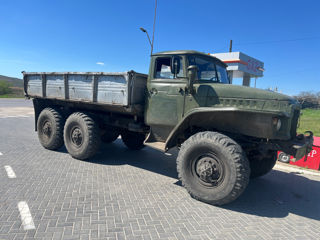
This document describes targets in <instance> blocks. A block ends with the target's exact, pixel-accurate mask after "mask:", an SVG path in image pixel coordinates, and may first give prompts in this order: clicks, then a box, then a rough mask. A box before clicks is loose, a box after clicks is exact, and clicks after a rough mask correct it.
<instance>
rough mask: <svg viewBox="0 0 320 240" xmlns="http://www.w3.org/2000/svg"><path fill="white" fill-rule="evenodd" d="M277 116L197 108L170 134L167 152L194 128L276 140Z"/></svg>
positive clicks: (231, 109) (227, 109)
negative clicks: (275, 124) (274, 123)
mask: <svg viewBox="0 0 320 240" xmlns="http://www.w3.org/2000/svg"><path fill="white" fill-rule="evenodd" d="M275 115H276V114H275V113H270V112H258V111H246V110H242V109H238V108H233V107H229V108H195V109H193V110H191V111H190V112H188V113H187V114H186V115H185V116H184V117H183V119H181V121H180V122H179V123H178V124H177V125H176V126H175V127H174V129H173V130H172V131H171V132H170V134H169V136H168V137H167V140H166V143H165V150H168V149H170V148H172V147H175V146H177V144H178V143H179V138H180V137H182V138H185V139H186V138H187V137H188V136H184V133H185V131H186V130H188V129H192V128H195V129H197V128H198V129H202V130H211V131H218V132H224V133H228V132H229V133H232V134H239V135H246V136H251V137H257V138H274V137H275V129H274V128H273V126H272V117H273V116H275ZM193 133H195V132H193ZM193 133H192V134H193Z"/></svg>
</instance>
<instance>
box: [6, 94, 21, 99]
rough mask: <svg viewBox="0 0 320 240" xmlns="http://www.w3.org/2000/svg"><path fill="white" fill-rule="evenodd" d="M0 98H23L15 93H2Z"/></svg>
mask: <svg viewBox="0 0 320 240" xmlns="http://www.w3.org/2000/svg"><path fill="white" fill-rule="evenodd" d="M0 98H24V96H23V95H20V94H19V95H17V94H3V95H0Z"/></svg>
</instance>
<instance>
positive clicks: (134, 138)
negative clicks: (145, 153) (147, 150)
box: [121, 131, 146, 150]
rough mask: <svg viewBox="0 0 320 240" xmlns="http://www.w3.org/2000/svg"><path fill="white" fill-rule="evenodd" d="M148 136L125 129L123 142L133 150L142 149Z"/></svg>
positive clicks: (122, 134)
mask: <svg viewBox="0 0 320 240" xmlns="http://www.w3.org/2000/svg"><path fill="white" fill-rule="evenodd" d="M145 138H146V136H145V134H142V133H136V132H131V131H123V132H122V133H121V139H122V142H123V143H124V144H125V145H126V146H127V147H128V148H129V149H131V150H140V149H142V148H144V147H145V145H144V144H143V142H144V140H145Z"/></svg>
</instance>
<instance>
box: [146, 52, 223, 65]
mask: <svg viewBox="0 0 320 240" xmlns="http://www.w3.org/2000/svg"><path fill="white" fill-rule="evenodd" d="M189 54H190V55H191V54H192V55H200V56H204V57H210V58H213V59H215V60H216V61H217V62H219V63H221V64H222V65H223V66H225V67H227V64H225V63H224V62H223V61H221V60H220V59H218V58H216V57H214V56H212V55H210V54H206V53H203V52H199V51H195V50H174V51H163V52H157V53H153V54H152V56H162V55H189Z"/></svg>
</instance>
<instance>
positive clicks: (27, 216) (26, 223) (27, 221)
mask: <svg viewBox="0 0 320 240" xmlns="http://www.w3.org/2000/svg"><path fill="white" fill-rule="evenodd" d="M18 208H19V212H20V216H21V221H22V225H23V229H24V230H30V229H35V226H34V222H33V219H32V216H31V212H30V210H29V207H28V204H27V203H26V202H23V201H22V202H19V203H18Z"/></svg>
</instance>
